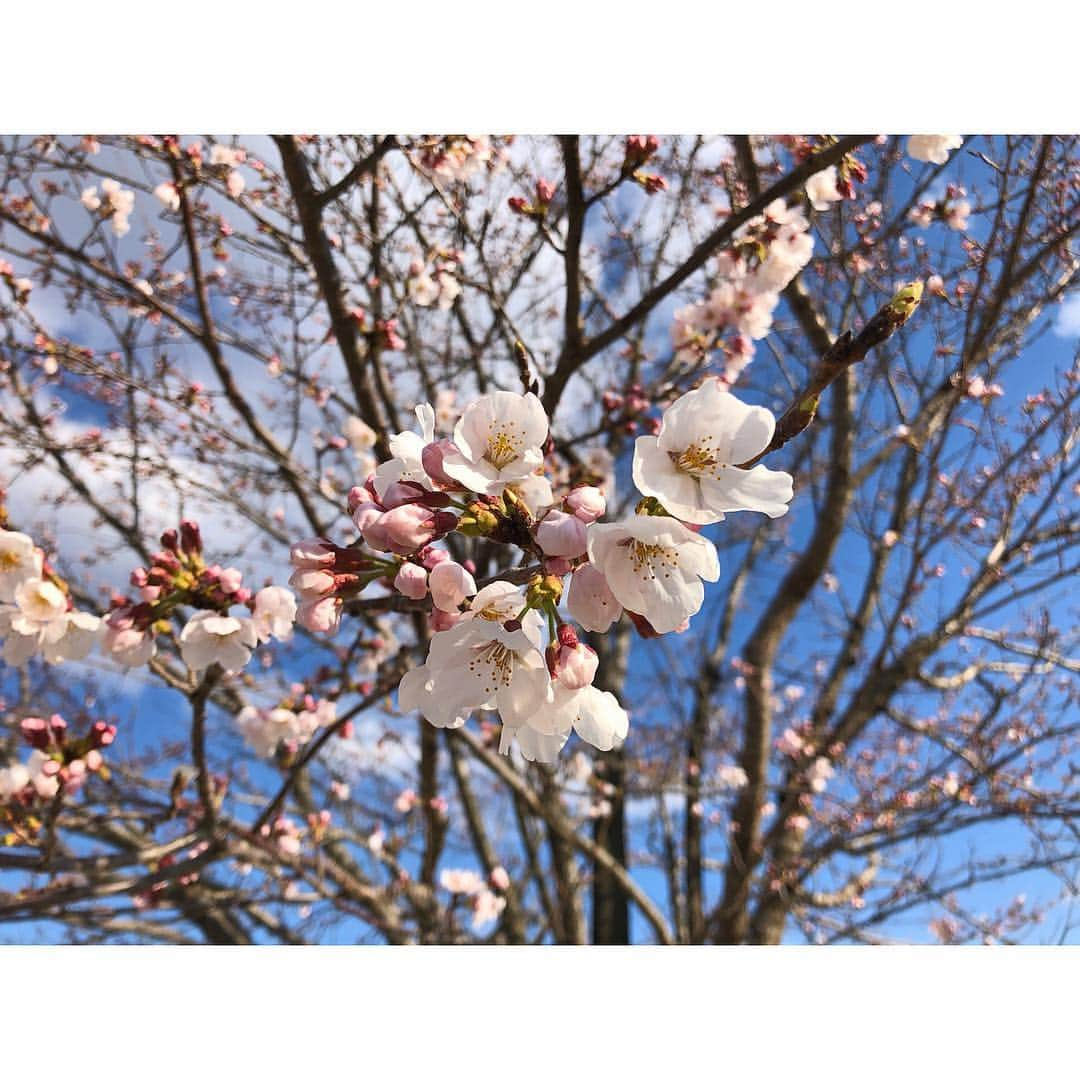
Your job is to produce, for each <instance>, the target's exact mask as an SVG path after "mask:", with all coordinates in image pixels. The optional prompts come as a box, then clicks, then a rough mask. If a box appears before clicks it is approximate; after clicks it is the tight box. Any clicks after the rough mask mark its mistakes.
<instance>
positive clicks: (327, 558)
mask: <svg viewBox="0 0 1080 1080" xmlns="http://www.w3.org/2000/svg"><path fill="white" fill-rule="evenodd" d="M334 558H335V548H334V545H333V544H331V543H330V541H329V540H324V539H323V538H322V537H315V538H313V539H311V540H298V541H297V542H296V543H295V544H293V546H292V547H291V548H290V549H289V559H290V561H291V562H292V564H293V567H294V568H295V569H297V570H315V569H317V568H319V567H321V566H333V565H334Z"/></svg>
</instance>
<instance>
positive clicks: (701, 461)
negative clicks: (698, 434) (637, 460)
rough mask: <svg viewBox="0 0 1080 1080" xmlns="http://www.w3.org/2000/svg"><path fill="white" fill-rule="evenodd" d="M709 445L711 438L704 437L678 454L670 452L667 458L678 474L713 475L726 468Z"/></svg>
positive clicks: (708, 436)
mask: <svg viewBox="0 0 1080 1080" xmlns="http://www.w3.org/2000/svg"><path fill="white" fill-rule="evenodd" d="M711 444H712V436H711V435H706V436H705V437H704V438H703V439H702V440H701V441H700V442H696V443H691V444H690V445H689V446H688V447H687V448H686V449H685V450H683V451H681V452H680V453H675V452H672V453H670V454H669V455H668V456H669V457H670V458H671V460H672V463H673V464H674V466H675V468H676V470H677V471H678V472H681V473H686V474H687V475H689V476H701V475H702V474H708V473H712V474H713V475H715V474H716V472H717V470H719V469H724V468H727V465H726V464H725V463H724V462H722V461H720V460H719V457H718V454H717V452H716V450H715V449H714V448H713V447H712V445H711Z"/></svg>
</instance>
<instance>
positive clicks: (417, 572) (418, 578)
mask: <svg viewBox="0 0 1080 1080" xmlns="http://www.w3.org/2000/svg"><path fill="white" fill-rule="evenodd" d="M394 588H395V589H397V591H398V592H399V593H401V594H402V596H407V597H409V599H410V600H420V599H421V598H422V597H423V596H424V594H425V593H426V592H427V571H426V570H425V569H424V568H423V567H422V566H417V565H416V563H402V564H401V569H400V570H398V572H397V577H395V578H394Z"/></svg>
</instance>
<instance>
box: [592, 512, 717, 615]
mask: <svg viewBox="0 0 1080 1080" xmlns="http://www.w3.org/2000/svg"><path fill="white" fill-rule="evenodd" d="M589 559H590V561H591V562H592V563H593V564H594V565H595V566H596V568H597V569H598V570H599V571H600V572H601V573H602V574H603V575H604V577H605V579H606V580H607V583H608V586H609V587H610V589H611V592H612V594H613V595H614V596H615V599H616V600H618V602H619V603H620V604H622V606H623V607H624V608H626V609H627V610H628V611H633V612H635V613H636V614H638V615H642V616H644V617H645V618H646V619H647V620H648V621H649V623H650V624H651V626H652V627H653V629H654V630H655V631H656V632H657V633H658V634H669V633H671V632H672V631H674V630H678V629H679V628H680V627H681V626H682V625H683V623H684V622H685V621H686V620H687V619H688V618H690V616H691V615H695V614H697V612H698V611H699V610H700V609H701V605H702V602H703V601H704V599H705V587H704V585H702V579H704V580H705V581H716V580H717V579H718V578H719V577H720V562H719V560H718V559H717V557H716V548H715V547H714V546H713V545H712V544H711V543H710V542H709V541H708V540H706V539H705V538H704V537H702V536H699V535H698V534H697V533H695V532H692V531H691V530H690V529H688V528H687V527H686V526H685V525H683V523H682V522H681V521H676V520H675V519H674V518H670V517H648V516H646V515H637V516H635V517H631V518H628V519H627V520H626V521H619V522H613V523H611V524H594V525H590V526H589Z"/></svg>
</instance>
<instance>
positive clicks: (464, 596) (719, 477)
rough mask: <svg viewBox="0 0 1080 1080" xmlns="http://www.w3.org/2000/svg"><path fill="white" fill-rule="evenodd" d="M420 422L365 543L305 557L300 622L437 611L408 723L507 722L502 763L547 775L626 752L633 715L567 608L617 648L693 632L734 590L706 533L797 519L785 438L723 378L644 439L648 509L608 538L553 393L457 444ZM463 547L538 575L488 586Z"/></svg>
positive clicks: (513, 399)
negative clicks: (517, 556)
mask: <svg viewBox="0 0 1080 1080" xmlns="http://www.w3.org/2000/svg"><path fill="white" fill-rule="evenodd" d="M643 407H647V403H643ZM416 413H417V417H418V419H419V422H420V427H421V433H420V434H416V433H415V432H402V433H400V434H398V435H396V436H394V437H393V438H391V439H390V440H389V447H390V451H391V455H392V456H391V458H390V459H389V460H388V461H386V462H384V463H382V464H381V465H379V466H378V467H377V468H376V469H375V470H374V472H373V473H372V474H371V475H370V476H369V477H368V478H367V480H366V481H365V483H364V484H363V486H362V487H357V488H354V489H353V490H352V492H350V495H349V511H350V514H351V517H352V520H353V523H354V525H355V526H356V528H357V529H358V531H359V533H360V537H361V539H362V541H363V546H361V545H360V544H356V545H352V546H349V547H342V546H340V545H338V544H335V543H333V542H332V541H330V540H328V539H326V538H322V537H316V538H312V539H309V540H304V541H300V542H298V543H296V544H294V545H293V549H292V563H293V568H294V573H293V576H292V578H291V579H290V584H291V585H292V586H293V588H294V589H296V590H297V592H298V593H299V594H300V601H301V603H300V609H299V613H298V616H297V617H298V619H299V621H300V622H301V623H302V624H303V625H304V626H306V627H307V628H308V629H310V630H314V631H323V632H333V631H334V630H335V629H336V628H337V626H338V624H339V622H340V619H341V617H342V613H343V611H344V610H345V605H346V603H348V602H349V601H351V600H353V599H355V598H357V597H358V596H359V595H360V593H361V592H363V590H364V589H365V588H367V587H368V586H369V585H371V584H373V583H375V582H378V583H380V584H381V585H382V586H383V587H385V588H387V589H391V590H393V591H394V592H396V593H398V594H399V595H400V596H401V598H402V601H403V602H411V603H412V604H415V605H416V606H417V607H423V608H426V609H428V610H429V617H428V621H429V627H430V630H431V640H430V645H429V648H428V654H427V657H426V659H425V661H424V663H423V664H421V665H420V666H419V667H416V668H414V669H413V670H411V671H409V672H407V673H406V674H405V676H404V677H403V678H402V680H401V684H400V687H399V691H398V702H399V705H400V707H401V708H402V709H404V710H408V711H412V710H417V711H419V712H421V713H422V714H423V715H424V716H425V718H426V719H427V720H428V722H429V723H431V724H433V725H434V726H436V727H449V728H454V727H460V726H461V725H463V724H464V723H465V721H466V719H467V718H468V717H469V715H470V714H472V713H473V712H478V711H479V712H497V713H498V714H499V717H500V719H501V721H502V731H501V738H500V749H501V750H502V751H503V752H504V753H508V752H509V751H510V749H511V747H512V746H514V745H516V746H517V747H518V748H519V749H520V751H521V753H522V755H523V756H524V757H525V758H527V759H529V760H535V761H543V762H552V761H554V760H555V758H556V756H557V755H558V753H559V751H560V749H561V748H562V746H563V745H564V744H565V743H566V742H567V740H568V739H569V737H570V734H571V733H572V732H576V733H577V735H578V736H579V738H581V739H583V740H585V741H586V742H588V743H590V744H591V745H593V746H594V747H596V748H597V749H600V750H610V749H613V748H614V747H616V746H618V745H619V744H620V743H621V742H622V741H623V740H624V739H625V738H626V735H627V732H628V729H629V717H628V716H627V713H626V711H625V710H624V709H623V708H622V706H621V705H620V704H619V702H618V701H617V700H616V699H615V697H614V695H612V694H611V693H608V692H606V691H604V690H602V689H601V688H600V687H598V686H595V685H594V682H595V680H596V677H597V670H598V666H599V659H598V656H597V654H596V652H595V651H594V650H593V649H592V648H591V647H590V646H589V645H588V644H587V643H586V642H584V641H583V640H581V637H580V635H579V631H578V629H576V628H575V626H574V625H573V624H572V623H571V622H569V621H567V620H566V619H565V618H564V615H563V611H562V610H561V607H562V602H563V599H564V593H565V601H566V602H565V611H566V613H567V614H568V615H569V617H570V619H572V620H574V622H575V623H576V624H577V626H578V627H580V628H581V630H583V631H589V632H596V633H602V632H604V631H606V630H608V629H609V628H610V627H611V625H612V624H613V623H614V622H615V621H616V620H617V619H619V618H620V617H621V616H622V615H623V614H624V613H625V614H626V615H627V617H628V618H629V619H630V620H631V621H632V622H633V623H634V625H635V626H636V627H637V629H638V630H639V632H641V633H642V634H644V635H646V636H655V635H657V634H666V633H671V632H677V631H681V630H684V629H685V628H686V626H687V625H688V621H689V619H690V618H691V617H692V616H693V615H694V614H696V613H697V612H698V611H699V610H700V608H701V606H702V603H703V602H704V594H705V588H704V582H706V581H716V580H717V579H718V578H719V576H720V566H719V562H718V559H717V555H716V549H715V547H714V545H713V544H712V543H711V542H710V541H708V540H707V539H706V538H705V537H703V536H701V535H700V534H699V533H698V531H697V530H698V529H699V528H700V526H701V525H704V524H710V523H713V522H718V521H721V520H723V518H724V515H725V514H728V513H733V512H736V511H740V510H755V511H759V512H762V513H765V514H768V515H769V516H770V517H779V516H781V515H782V514H784V513H785V512H786V511H787V504H788V502H789V501H790V500H791V497H792V482H791V477H790V476H788V475H787V474H786V473H780V472H775V471H773V470H770V469H767V468H766V467H765V466H764V465H756V464H752V462H753V460H754V459H756V458H757V457H759V456H760V455H762V454H763V453H764V452H765V451H766V450H767V448H768V446H769V444H770V442H771V440H772V437H773V431H774V426H775V424H774V420H773V417H772V415H771V414H770V413H769V412H768V411H767V410H766V409H762V408H757V407H753V406H749V405H746V404H744V403H743V402H741V401H739V400H738V399H737V398H735V397H734V396H733V395H732V394H730V393H727V392H725V391H724V390H723V389H722V388H721V386H720V383H719V382H718V380H717V379H716V378H710V379H707V380H706V381H705V382H704V383H703V384H702V385H701V386H700V387H698V388H697V389H694V390H691V391H690V392H688V393H686V394H684V395H683V396H682V397H681V398H679V399H678V400H677V401H676V402H675V403H674V404H672V405H671V407H670V408H669V409H668V410H667V412H666V413H665V414H664V416H663V417H662V418H661V419H660V420H659V421H658V423H657V424H656V425H655V427H654V428H653V430H655V431H656V435H647V436H642V437H640V438H639V439H638V440H637V445H636V447H635V454H634V468H633V475H634V481H635V483H636V484H637V486H638V488H639V490H640V491H641V493H642V494H643V495H644V496H646V497H645V498H644V499H643V500H642V502H641V503H640V504H639V506H638V509H637V512H636V513H635V514H633V515H632V516H630V517H629V518H627V519H626V520H624V521H620V522H608V523H605V522H603V521H602V520H601V519H602V518H603V516H604V515H605V513H606V511H607V499H606V498H605V494H604V491H603V490H602V489H601V488H599V487H596V486H593V485H588V484H578V485H576V486H572V487H569V488H567V489H565V490H563V491H562V493H561V494H560V495H558V496H556V494H555V487H554V486H553V484H552V480H551V479H550V478H549V477H548V475H546V474H545V472H544V469H545V462H546V453H547V450H548V448H549V445H550V442H549V437H548V421H547V416H546V414H545V412H544V409H543V407H542V405H541V403H540V401H539V399H538V398H537V397H536V395H535V394H532V393H524V394H519V393H512V392H509V391H496V392H494V393H492V394H487V395H485V396H483V397H481V398H479V399H478V400H476V401H474V402H472V403H470V404H469V405H468V406H467V407H466V408H465V409H464V411H463V412H462V414H461V416H460V418H459V419H458V421H457V423H456V424H455V425H454V428H453V435H452V437H450V438H438V437H436V434H435V413H434V410H433V409H432V408H431V406H430V405H426V404H425V405H420V406H419V407H418V408H417V410H416ZM751 465H752V467H749V466H751ZM455 534H456V535H459V536H462V535H463V536H466V537H473V538H482V539H484V540H486V541H488V542H490V543H493V544H501V545H508V546H512V547H516V548H518V549H519V550H520V551H521V552H522V554H523V555H524V561H523V562H522V564H521V565H520V566H519V567H518V569H516V570H514V571H511V572H509V573H507V574H504V575H498V576H496V578H495V579H493V580H490V581H486V582H478V581H477V580H476V578H475V577H474V574H475V568H474V567H473V565H472V564H471V562H469V561H468V560H464V561H461V562H459V561H457V560H456V559H455V558H454V557H453V555H452V554H451V551H450V550H449V547H448V546H446V545H440V543H439V542H440V541H443V540H446V539H448V538H450V537H451V536H452V535H455ZM429 598H430V603H428V600H429ZM277 741H278V740H275V744H276V742H277Z"/></svg>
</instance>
